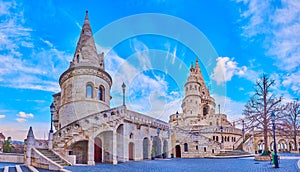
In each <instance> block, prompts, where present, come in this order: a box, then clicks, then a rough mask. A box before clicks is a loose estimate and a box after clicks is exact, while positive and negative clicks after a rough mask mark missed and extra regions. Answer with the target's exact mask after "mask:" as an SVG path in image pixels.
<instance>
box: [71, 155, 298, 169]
mask: <svg viewBox="0 0 300 172" xmlns="http://www.w3.org/2000/svg"><path fill="white" fill-rule="evenodd" d="M297 161H298V159H282V160H280V164H279V166H280V168H279V169H274V168H272V166H271V164H270V162H258V161H254V160H253V158H239V159H170V160H154V161H138V162H126V163H121V164H117V165H109V164H96V166H72V167H67V168H66V169H68V170H71V171H73V172H77V171H78V172H79V171H89V172H94V171H107V172H108V171H109V172H110V171H124V172H125V171H126V172H127V171H130V172H139V171H143V172H147V171H149V172H156V171H163V172H175V171H178V172H179V171H180V172H183V171H186V172H191V171H197V172H199V171H200V172H201V171H203V172H208V171H214V172H218V171H220V172H232V171H238V172H267V171H276V172H296V171H300V170H299V169H298V167H297Z"/></svg>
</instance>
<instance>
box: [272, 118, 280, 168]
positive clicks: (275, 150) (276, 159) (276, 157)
mask: <svg viewBox="0 0 300 172" xmlns="http://www.w3.org/2000/svg"><path fill="white" fill-rule="evenodd" d="M271 120H272V125H273V126H272V127H273V138H274V165H275V168H279V166H278V156H277V149H276V137H275V114H274V112H272V114H271Z"/></svg>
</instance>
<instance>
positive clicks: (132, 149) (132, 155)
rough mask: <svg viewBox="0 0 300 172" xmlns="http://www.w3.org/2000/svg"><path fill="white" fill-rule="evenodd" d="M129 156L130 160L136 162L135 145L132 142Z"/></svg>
mask: <svg viewBox="0 0 300 172" xmlns="http://www.w3.org/2000/svg"><path fill="white" fill-rule="evenodd" d="M128 155H129V156H128V158H129V160H134V144H133V143H132V142H130V143H129V145H128Z"/></svg>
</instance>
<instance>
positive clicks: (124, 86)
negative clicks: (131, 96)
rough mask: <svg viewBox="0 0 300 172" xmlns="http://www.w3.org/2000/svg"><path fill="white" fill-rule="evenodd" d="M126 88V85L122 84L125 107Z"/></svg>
mask: <svg viewBox="0 0 300 172" xmlns="http://www.w3.org/2000/svg"><path fill="white" fill-rule="evenodd" d="M125 88H126V85H125V83H124V82H123V84H122V89H123V106H125Z"/></svg>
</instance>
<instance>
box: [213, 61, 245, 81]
mask: <svg viewBox="0 0 300 172" xmlns="http://www.w3.org/2000/svg"><path fill="white" fill-rule="evenodd" d="M246 71H247V67H246V66H241V67H239V66H238V63H237V62H236V61H234V59H233V58H229V57H218V58H217V64H216V67H215V68H214V71H213V74H212V75H211V78H212V79H214V80H215V81H216V82H217V84H222V83H224V82H227V81H230V80H231V78H232V77H233V76H234V75H237V76H242V75H244V74H245V72H246Z"/></svg>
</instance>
